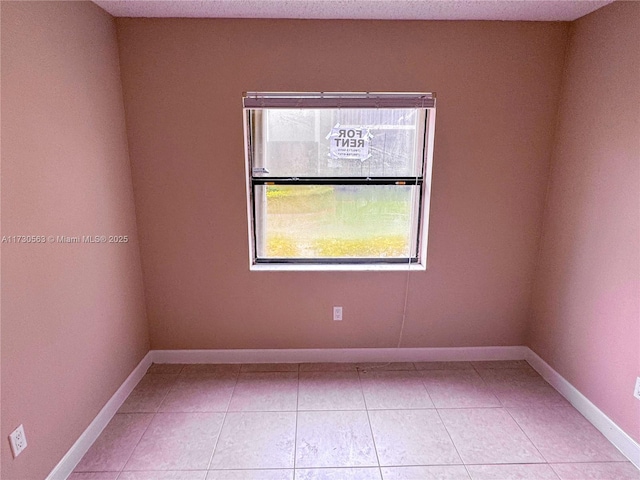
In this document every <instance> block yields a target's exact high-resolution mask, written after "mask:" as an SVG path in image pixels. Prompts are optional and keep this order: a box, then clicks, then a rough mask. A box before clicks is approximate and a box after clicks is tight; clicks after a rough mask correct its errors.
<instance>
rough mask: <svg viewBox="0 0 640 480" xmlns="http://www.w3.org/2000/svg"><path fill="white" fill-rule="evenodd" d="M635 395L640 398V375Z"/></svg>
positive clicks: (637, 379) (634, 391)
mask: <svg viewBox="0 0 640 480" xmlns="http://www.w3.org/2000/svg"><path fill="white" fill-rule="evenodd" d="M633 396H634V397H636V398H637V399H638V400H640V377H638V378H636V388H635V389H634V390H633Z"/></svg>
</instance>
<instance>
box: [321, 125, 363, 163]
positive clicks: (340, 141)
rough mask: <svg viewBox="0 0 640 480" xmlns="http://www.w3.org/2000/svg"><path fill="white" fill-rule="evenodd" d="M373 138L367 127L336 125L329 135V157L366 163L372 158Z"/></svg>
mask: <svg viewBox="0 0 640 480" xmlns="http://www.w3.org/2000/svg"><path fill="white" fill-rule="evenodd" d="M371 136H372V135H371V132H370V131H369V129H368V128H366V127H363V126H352V125H340V124H336V125H335V126H334V127H333V128H332V129H331V133H329V135H327V139H328V140H329V155H330V156H331V158H336V159H347V160H361V161H364V160H366V159H367V158H369V157H370V156H371V154H370V153H369V146H370V144H371Z"/></svg>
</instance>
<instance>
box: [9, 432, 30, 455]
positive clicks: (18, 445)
mask: <svg viewBox="0 0 640 480" xmlns="http://www.w3.org/2000/svg"><path fill="white" fill-rule="evenodd" d="M9 441H10V442H11V451H12V452H13V458H16V457H17V456H18V455H20V453H22V451H23V450H24V449H25V448H27V437H26V435H25V434H24V427H23V426H22V425H20V426H19V427H18V428H16V429H15V430H14V431H13V432H11V434H10V435H9Z"/></svg>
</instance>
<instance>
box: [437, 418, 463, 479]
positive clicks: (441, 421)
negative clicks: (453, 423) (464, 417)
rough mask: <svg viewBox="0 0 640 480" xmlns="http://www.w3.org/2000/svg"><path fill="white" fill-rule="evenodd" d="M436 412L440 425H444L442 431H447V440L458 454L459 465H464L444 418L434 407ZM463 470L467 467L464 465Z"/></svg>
mask: <svg viewBox="0 0 640 480" xmlns="http://www.w3.org/2000/svg"><path fill="white" fill-rule="evenodd" d="M436 414H437V415H438V418H439V419H440V423H442V426H443V427H444V431H445V432H447V435H449V440H450V441H451V445H453V448H454V449H455V451H456V454H457V455H458V458H459V459H460V464H461V465H465V463H464V460H463V459H462V455H460V451H459V450H458V446H457V445H456V442H454V441H453V437H452V436H451V432H449V429H448V428H447V424H446V423H444V420H443V419H442V416H441V415H440V412H439V411H438V409H437V408H436ZM465 470H467V467H466V466H465ZM467 475H469V477H471V474H470V473H469V470H467Z"/></svg>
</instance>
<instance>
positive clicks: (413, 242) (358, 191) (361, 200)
mask: <svg viewBox="0 0 640 480" xmlns="http://www.w3.org/2000/svg"><path fill="white" fill-rule="evenodd" d="M244 111H245V115H244V119H245V142H246V160H247V193H248V213H249V244H250V256H251V258H250V262H251V268H252V269H260V268H267V269H274V268H285V266H286V268H292V269H296V268H298V269H303V268H304V269H306V268H317V269H335V268H338V269H358V268H360V269H362V268H367V269H369V268H375V269H385V268H389V269H393V268H394V266H395V268H405V269H406V268H407V264H409V266H410V267H413V268H425V266H426V243H427V226H428V213H429V194H430V182H431V160H432V151H433V133H434V125H435V123H434V122H435V96H434V95H433V94H430V93H419V94H418V93H416V94H413V93H411V94H408V93H402V94H400V93H380V94H373V93H304V94H286V93H247V94H245V96H244ZM296 266H297V267H296Z"/></svg>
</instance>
